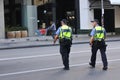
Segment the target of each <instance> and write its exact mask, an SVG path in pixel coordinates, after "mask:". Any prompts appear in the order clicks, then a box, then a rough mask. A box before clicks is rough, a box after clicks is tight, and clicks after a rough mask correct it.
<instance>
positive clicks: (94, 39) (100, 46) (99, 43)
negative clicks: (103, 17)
mask: <svg viewBox="0 0 120 80" xmlns="http://www.w3.org/2000/svg"><path fill="white" fill-rule="evenodd" d="M91 22H92V26H93V27H94V28H93V29H92V31H91V34H90V36H91V38H90V45H91V47H92V50H91V51H92V56H91V62H90V63H89V64H90V66H91V67H92V68H95V64H96V54H97V51H98V50H100V52H101V57H102V62H103V70H107V69H108V62H107V57H106V53H105V52H106V44H105V38H106V30H105V29H104V28H103V27H101V26H99V25H98V24H99V21H98V20H97V19H94V20H93V21H91Z"/></svg>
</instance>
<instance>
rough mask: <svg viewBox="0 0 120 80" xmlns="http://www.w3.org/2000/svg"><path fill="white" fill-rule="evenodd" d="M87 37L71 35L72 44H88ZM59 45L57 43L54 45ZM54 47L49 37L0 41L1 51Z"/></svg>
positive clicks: (109, 37)
mask: <svg viewBox="0 0 120 80" xmlns="http://www.w3.org/2000/svg"><path fill="white" fill-rule="evenodd" d="M119 40H120V36H116V35H108V37H107V40H106V41H119ZM88 42H89V37H88V35H73V44H83V43H88ZM58 44H59V43H58V42H57V43H56V45H58ZM44 46H54V45H53V39H52V37H51V36H41V37H27V38H20V39H0V50H3V49H16V48H30V47H44Z"/></svg>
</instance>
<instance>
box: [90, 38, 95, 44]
mask: <svg viewBox="0 0 120 80" xmlns="http://www.w3.org/2000/svg"><path fill="white" fill-rule="evenodd" d="M93 41H94V37H93V36H91V38H90V45H92V44H93Z"/></svg>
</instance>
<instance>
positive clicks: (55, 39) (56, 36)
mask: <svg viewBox="0 0 120 80" xmlns="http://www.w3.org/2000/svg"><path fill="white" fill-rule="evenodd" d="M57 39H58V35H55V38H54V44H55V43H56V41H57Z"/></svg>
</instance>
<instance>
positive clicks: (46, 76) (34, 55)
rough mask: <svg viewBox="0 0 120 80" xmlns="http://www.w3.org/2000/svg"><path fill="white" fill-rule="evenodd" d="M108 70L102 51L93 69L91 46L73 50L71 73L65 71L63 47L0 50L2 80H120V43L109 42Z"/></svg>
mask: <svg viewBox="0 0 120 80" xmlns="http://www.w3.org/2000/svg"><path fill="white" fill-rule="evenodd" d="M107 44H108V48H107V57H108V62H109V69H108V71H103V70H102V67H103V65H102V63H101V55H100V54H99V52H98V55H97V64H96V68H95V69H90V68H89V65H88V62H89V59H90V56H91V52H90V49H91V48H90V46H89V45H88V44H78V45H73V46H72V47H71V54H70V71H64V70H63V69H62V68H63V65H62V60H61V56H60V53H59V46H51V47H49V46H47V47H34V48H21V49H8V50H0V80H120V76H119V74H120V41H117V42H116V41H113V42H107Z"/></svg>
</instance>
